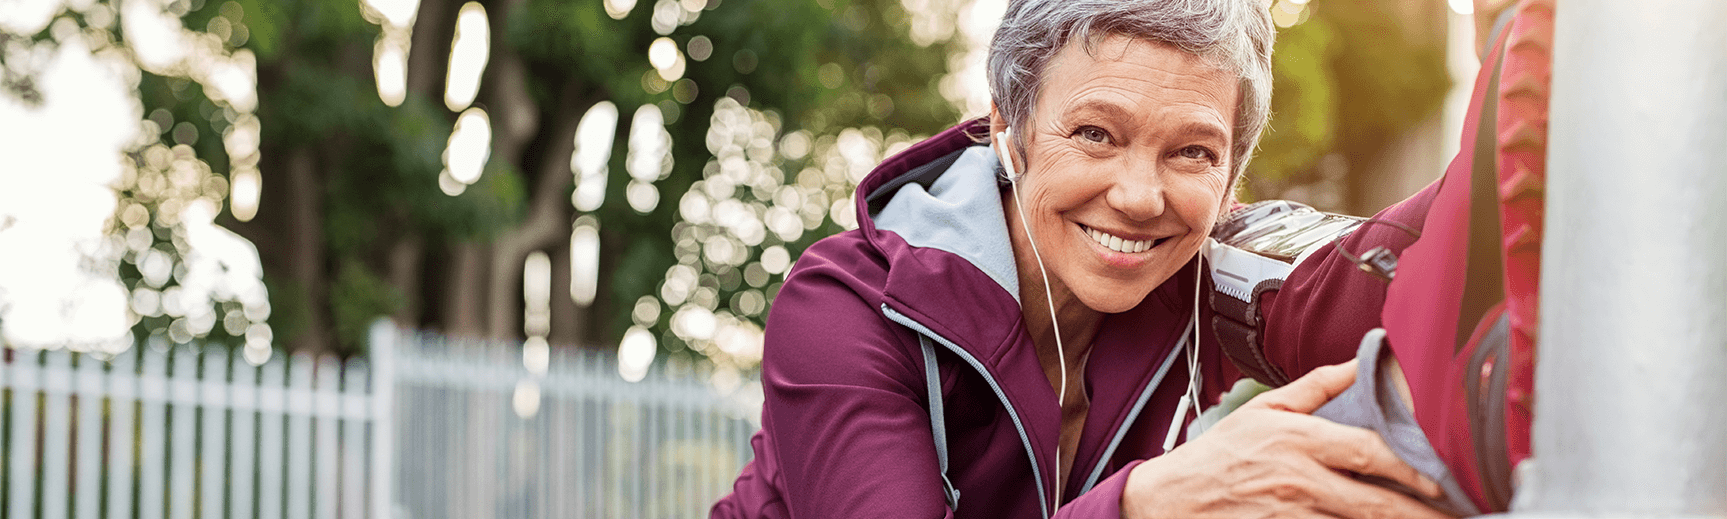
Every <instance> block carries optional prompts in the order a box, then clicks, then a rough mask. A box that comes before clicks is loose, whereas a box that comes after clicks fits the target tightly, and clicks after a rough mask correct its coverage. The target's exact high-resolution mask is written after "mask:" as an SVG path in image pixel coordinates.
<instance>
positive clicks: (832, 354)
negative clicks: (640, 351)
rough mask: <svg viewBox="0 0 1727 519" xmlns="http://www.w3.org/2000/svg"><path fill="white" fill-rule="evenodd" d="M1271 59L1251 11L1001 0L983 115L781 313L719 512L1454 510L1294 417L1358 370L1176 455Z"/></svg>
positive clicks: (1207, 391) (832, 243)
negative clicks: (757, 403) (1202, 268)
mask: <svg viewBox="0 0 1727 519" xmlns="http://www.w3.org/2000/svg"><path fill="white" fill-rule="evenodd" d="M1272 38H1273V33H1272V29H1271V23H1270V20H1269V18H1268V15H1267V13H1266V12H1265V10H1264V9H1263V8H1262V5H1261V2H1260V1H1259V0H1014V1H1012V2H1011V3H1010V5H1009V7H1008V9H1007V13H1006V16H1005V18H1004V20H1003V22H1002V26H1001V28H1000V29H999V30H998V31H997V33H996V36H995V40H994V43H993V44H992V47H991V51H990V58H989V76H990V84H991V94H992V96H993V98H994V110H992V112H991V114H990V117H989V118H988V119H986V120H979V121H973V122H970V123H966V124H962V125H960V126H958V127H956V128H953V129H950V130H948V131H946V132H943V133H942V134H939V135H937V136H935V137H933V138H931V139H929V140H928V141H925V142H923V143H920V144H918V145H917V146H914V147H912V148H911V149H909V150H907V151H905V152H904V153H901V154H899V155H897V156H895V157H893V158H891V159H888V160H887V161H885V162H884V163H883V164H882V165H881V166H880V167H878V168H877V169H876V170H875V171H874V172H873V173H872V174H871V175H870V176H869V177H868V178H866V179H865V180H864V181H863V182H862V183H861V184H860V185H859V186H858V196H857V203H858V214H859V215H860V217H859V229H857V230H855V231H851V232H847V233H843V234H840V235H838V236H834V237H831V238H828V239H825V240H822V241H821V242H818V243H816V244H815V245H813V246H811V247H810V248H809V249H808V250H807V251H805V252H804V254H803V256H802V257H801V258H800V259H799V261H798V264H797V268H796V270H794V271H793V272H792V274H791V275H790V277H789V279H788V280H787V282H786V284H785V286H784V288H783V289H781V291H780V292H779V295H778V297H777V299H776V300H775V304H774V307H773V310H772V313H771V315H770V316H769V319H768V324H767V345H766V350H765V356H764V359H763V383H764V387H765V392H766V399H767V400H766V404H765V406H764V409H763V412H762V426H763V428H762V432H761V433H759V434H758V435H757V436H756V437H755V439H754V441H753V445H754V448H755V453H756V458H755V460H754V461H752V462H751V463H750V465H748V466H747V467H745V468H744V471H743V474H742V475H740V476H739V478H738V481H737V484H736V486H735V491H734V493H733V494H731V495H730V496H727V497H726V498H725V499H723V500H722V501H720V502H719V503H718V504H717V505H715V506H714V509H713V515H714V516H716V517H834V516H848V517H854V516H855V517H941V516H944V514H945V515H946V516H948V517H953V516H967V517H1028V518H1029V517H1053V516H1065V517H1150V516H1168V517H1197V516H1205V515H1207V514H1212V515H1222V516H1239V515H1244V514H1252V515H1273V514H1275V515H1294V516H1325V517H1331V516H1340V517H1357V516H1376V517H1385V516H1396V517H1424V516H1433V515H1435V513H1434V512H1432V511H1431V510H1429V509H1427V508H1425V507H1423V506H1422V505H1420V504H1418V503H1417V502H1416V501H1415V500H1413V499H1411V498H1410V497H1408V496H1405V495H1403V494H1399V493H1396V492H1393V491H1390V490H1385V489H1382V488H1380V487H1377V486H1372V485H1368V484H1365V483H1361V482H1359V481H1357V480H1355V479H1353V478H1351V477H1349V476H1347V475H1345V474H1346V473H1355V474H1365V475H1372V476H1378V477H1381V478H1387V479H1390V480H1393V481H1397V482H1399V483H1402V484H1403V485H1405V486H1408V487H1411V488H1416V489H1420V490H1421V491H1422V492H1425V493H1428V494H1435V493H1437V492H1438V488H1437V486H1436V485H1435V484H1434V483H1433V482H1431V481H1428V480H1427V479H1426V478H1424V477H1422V476H1421V475H1420V474H1418V473H1417V472H1415V471H1414V470H1413V469H1411V468H1409V467H1408V466H1406V465H1404V464H1403V463H1401V462H1399V461H1398V460H1397V458H1396V457H1395V456H1394V455H1393V454H1392V453H1391V451H1390V450H1389V449H1387V447H1386V446H1385V444H1384V443H1383V442H1381V441H1380V440H1379V438H1378V437H1377V436H1375V435H1373V434H1371V433H1368V432H1366V431H1365V430H1362V429H1355V428H1349V427H1344V426H1339V425H1335V424H1331V423H1329V422H1326V421H1324V420H1321V419H1318V418H1313V417H1311V416H1307V415H1306V414H1304V413H1306V412H1311V411H1312V410H1313V409H1315V408H1317V407H1318V406H1319V405H1320V404H1322V403H1324V402H1325V401H1326V400H1328V399H1329V398H1330V397H1331V396H1333V395H1335V394H1337V392H1339V391H1342V390H1343V388H1344V387H1346V386H1348V385H1349V384H1350V382H1351V380H1353V370H1352V367H1350V366H1347V365H1346V366H1340V367H1333V368H1324V369H1320V370H1318V371H1316V372H1314V373H1313V374H1311V375H1309V376H1307V377H1304V378H1302V379H1300V380H1298V381H1296V382H1294V383H1292V384H1290V385H1289V386H1287V387H1284V388H1281V389H1278V390H1275V391H1273V392H1270V393H1267V394H1266V395H1262V396H1261V397H1260V398H1258V399H1256V400H1255V401H1254V402H1253V403H1251V404H1249V405H1248V406H1247V407H1245V408H1244V410H1243V411H1238V412H1236V413H1234V414H1233V415H1231V416H1230V417H1229V418H1227V419H1225V420H1224V421H1223V422H1222V423H1220V424H1218V425H1217V426H1216V427H1215V428H1214V429H1212V431H1211V432H1208V433H1207V434H1206V435H1204V436H1201V437H1199V438H1198V439H1196V440H1195V441H1194V442H1191V443H1188V444H1185V445H1183V446H1182V447H1181V448H1178V449H1175V450H1173V451H1169V452H1168V453H1167V454H1168V455H1165V454H1166V450H1167V449H1168V447H1169V445H1171V444H1173V443H1174V441H1175V440H1177V439H1178V435H1176V434H1170V432H1171V431H1170V430H1171V429H1176V430H1179V429H1180V427H1181V424H1183V423H1185V421H1186V420H1187V419H1188V417H1189V412H1188V409H1190V408H1197V407H1199V404H1203V403H1206V402H1203V401H1202V402H1197V403H1195V400H1206V401H1214V400H1215V398H1216V395H1217V393H1218V392H1219V389H1220V387H1221V383H1222V381H1226V380H1230V379H1233V378H1236V377H1237V376H1238V374H1237V373H1236V372H1235V371H1234V368H1232V367H1230V366H1228V363H1227V362H1226V361H1223V360H1221V358H1220V357H1219V356H1218V355H1217V354H1216V353H1215V347H1208V346H1205V344H1206V343H1203V342H1202V343H1201V344H1200V345H1197V346H1196V345H1194V344H1193V343H1192V340H1193V338H1194V337H1195V336H1196V335H1195V327H1194V326H1193V323H1194V322H1195V321H1196V320H1197V319H1196V312H1197V311H1198V302H1197V299H1196V298H1197V297H1198V296H1197V294H1198V292H1197V289H1198V287H1197V286H1196V284H1197V283H1198V279H1199V276H1198V274H1199V272H1198V268H1199V261H1198V259H1197V253H1198V251H1199V250H1200V247H1201V245H1202V244H1204V243H1205V240H1206V237H1207V236H1208V234H1209V233H1210V231H1211V228H1212V225H1213V222H1215V221H1217V220H1218V218H1219V215H1220V214H1221V213H1222V212H1223V211H1224V210H1225V209H1226V208H1227V207H1228V206H1229V204H1231V202H1232V201H1231V198H1230V196H1229V194H1230V188H1231V186H1232V185H1233V184H1234V182H1235V181H1236V179H1237V177H1238V176H1239V175H1240V174H1241V171H1242V170H1243V169H1244V166H1245V165H1246V163H1247V161H1248V158H1249V156H1250V154H1251V151H1252V150H1253V148H1254V144H1255V142H1256V141H1257V140H1258V136H1259V132H1260V130H1261V128H1263V127H1264V125H1265V121H1266V118H1267V110H1268V104H1269V99H1270V88H1271V78H1270V69H1271V64H1270V54H1271V43H1272ZM1341 347H1342V348H1344V350H1345V351H1353V348H1354V345H1353V344H1345V345H1341ZM1345 357H1347V355H1345ZM1190 373H1199V374H1200V375H1201V376H1200V377H1190V376H1189V374H1190ZM1196 378H1197V379H1198V380H1204V381H1207V383H1205V384H1201V383H1199V382H1198V380H1191V379H1196ZM1184 395H1185V396H1184Z"/></svg>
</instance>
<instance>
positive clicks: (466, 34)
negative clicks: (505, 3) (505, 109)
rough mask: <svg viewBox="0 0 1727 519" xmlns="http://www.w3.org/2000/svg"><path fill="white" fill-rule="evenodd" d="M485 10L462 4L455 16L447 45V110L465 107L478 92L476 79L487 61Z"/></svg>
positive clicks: (489, 40) (489, 51)
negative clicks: (453, 35) (448, 62)
mask: <svg viewBox="0 0 1727 519" xmlns="http://www.w3.org/2000/svg"><path fill="white" fill-rule="evenodd" d="M489 23H490V22H488V21H487V19H486V8H485V7H482V6H481V5H480V4H479V2H468V3H466V4H462V10H461V11H460V12H459V13H458V14H457V15H456V35H455V39H454V40H453V41H452V42H451V43H450V69H449V75H448V76H447V77H446V78H445V80H444V106H447V107H449V109H450V110H451V111H457V110H461V109H463V108H467V107H468V105H470V104H473V102H474V96H475V95H477V94H479V92H480V78H481V77H482V76H483V75H484V74H485V72H486V61H488V60H489V59H491V54H492V36H491V27H490V25H489Z"/></svg>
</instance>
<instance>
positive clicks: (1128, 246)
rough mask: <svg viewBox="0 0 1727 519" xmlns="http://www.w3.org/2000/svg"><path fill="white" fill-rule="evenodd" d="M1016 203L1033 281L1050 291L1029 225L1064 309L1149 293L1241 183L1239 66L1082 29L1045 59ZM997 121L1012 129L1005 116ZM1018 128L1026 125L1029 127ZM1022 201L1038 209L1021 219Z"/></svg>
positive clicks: (1111, 304) (1019, 243)
mask: <svg viewBox="0 0 1727 519" xmlns="http://www.w3.org/2000/svg"><path fill="white" fill-rule="evenodd" d="M1043 75H1044V77H1045V78H1046V79H1045V81H1044V86H1043V91H1042V92H1041V93H1040V94H1039V95H1038V99H1037V104H1036V105H1035V106H1034V108H1033V110H1032V119H1031V120H1030V121H1028V122H1027V124H1025V125H1024V128H1025V133H1024V135H1019V136H1017V137H1018V138H1017V139H1016V140H1017V141H1019V142H1021V143H1023V144H1024V146H1025V152H1024V155H1023V156H1020V155H1017V154H1015V158H1016V159H1018V160H1016V164H1018V165H1019V167H1017V168H1015V169H1016V170H1017V171H1020V172H1022V175H1021V177H1020V180H1019V187H1018V189H1019V195H1018V196H1019V198H1018V200H1019V203H1021V204H1023V207H1020V208H1015V207H1014V206H1013V205H1012V204H1014V203H1015V202H1014V201H1013V199H1012V198H1011V197H1010V198H1009V199H1008V200H1007V201H1006V202H1005V203H1007V204H1009V205H1008V207H1007V211H1008V212H1007V214H1008V222H1009V226H1010V227H1011V228H1013V229H1014V231H1013V232H1012V233H1011V234H1012V236H1013V241H1014V250H1015V255H1016V259H1018V260H1019V261H1018V264H1019V265H1021V272H1020V278H1021V287H1022V291H1023V292H1022V294H1024V295H1032V294H1031V291H1028V290H1026V288H1027V287H1029V288H1031V289H1034V290H1035V292H1036V293H1035V299H1042V298H1043V293H1042V290H1041V289H1042V279H1041V278H1040V277H1039V276H1038V272H1037V270H1036V269H1035V265H1036V259H1035V258H1033V256H1032V252H1031V249H1030V244H1029V243H1026V242H1025V234H1024V233H1023V232H1021V230H1022V229H1023V228H1024V227H1029V228H1030V229H1029V230H1030V231H1031V234H1032V236H1033V237H1034V238H1035V239H1036V241H1037V246H1038V247H1039V252H1041V253H1042V256H1043V261H1044V264H1045V266H1046V268H1047V269H1048V271H1049V280H1050V284H1051V290H1052V291H1053V292H1054V298H1055V301H1054V303H1055V305H1056V308H1057V310H1058V311H1060V312H1064V313H1067V312H1073V311H1079V310H1080V308H1076V307H1073V305H1072V303H1074V302H1078V303H1081V304H1083V307H1084V308H1086V309H1089V310H1092V311H1097V312H1105V313H1116V312H1123V311H1126V310H1128V309H1131V308H1133V307H1134V306H1136V305H1138V304H1139V302H1140V301H1141V300H1143V299H1145V297H1146V295H1147V294H1150V293H1151V291H1152V290H1153V289H1155V288H1157V286H1158V285H1160V284H1162V283H1163V282H1164V281H1165V280H1168V279H1169V277H1170V276H1171V275H1173V274H1175V273H1176V271H1178V270H1179V269H1180V268H1181V267H1182V265H1184V264H1185V263H1186V262H1187V261H1188V260H1190V259H1192V258H1193V255H1194V254H1195V253H1196V252H1197V251H1198V250H1199V247H1200V245H1201V244H1203V243H1204V241H1205V237H1206V236H1207V235H1208V234H1209V233H1210V232H1211V226H1212V224H1213V222H1215V221H1216V220H1217V217H1218V213H1219V212H1220V211H1221V210H1222V207H1223V203H1224V196H1225V194H1226V193H1227V191H1228V182H1229V171H1230V163H1229V160H1230V156H1229V151H1230V149H1231V144H1232V143H1233V141H1232V139H1231V134H1230V129H1231V128H1232V127H1233V125H1232V121H1234V120H1235V106H1236V96H1237V83H1236V78H1235V76H1234V75H1233V74H1230V73H1229V72H1227V71H1225V70H1222V69H1219V68H1217V67H1214V66H1212V65H1210V64H1208V63H1206V62H1205V61H1204V60H1202V59H1200V58H1199V57H1197V56H1194V55H1192V54H1189V53H1187V52H1184V51H1182V50H1180V49H1177V48H1175V47H1172V46H1169V45H1166V44H1162V43H1157V42H1151V41H1146V40H1140V39H1135V38H1131V37H1127V36H1119V35H1111V36H1108V37H1106V38H1104V39H1103V40H1101V41H1099V42H1098V44H1097V45H1096V46H1095V47H1093V48H1091V49H1089V50H1088V49H1087V48H1086V45H1085V44H1084V42H1070V43H1068V44H1067V46H1066V47H1065V48H1063V49H1062V50H1061V51H1060V52H1059V53H1058V54H1057V55H1056V56H1055V57H1054V58H1053V59H1051V60H1050V61H1049V65H1048V66H1047V68H1046V70H1044V73H1043ZM992 122H993V125H994V128H993V130H994V131H995V132H1001V131H1002V130H1005V129H1006V128H1007V127H1006V123H1005V122H1004V121H1002V120H1001V118H1000V117H999V116H996V117H994V118H993V121H992ZM1017 131H1018V130H1016V132H1017ZM1017 209H1023V210H1024V211H1025V219H1026V225H1024V226H1022V225H1021V223H1020V221H1019V215H1018V214H1016V213H1015V211H1016V210H1017Z"/></svg>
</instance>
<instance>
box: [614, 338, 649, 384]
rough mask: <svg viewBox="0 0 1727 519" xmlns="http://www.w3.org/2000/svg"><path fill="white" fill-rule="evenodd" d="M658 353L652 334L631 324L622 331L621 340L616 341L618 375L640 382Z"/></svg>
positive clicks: (630, 380) (627, 379) (646, 374)
mask: <svg viewBox="0 0 1727 519" xmlns="http://www.w3.org/2000/svg"><path fill="white" fill-rule="evenodd" d="M658 353H659V347H658V346H657V345H655V344H654V334H652V333H650V332H648V330H647V329H646V328H642V327H640V326H631V327H630V329H629V330H628V331H625V332H624V338H623V340H621V341H618V375H619V376H622V377H623V378H624V380H626V381H629V382H641V381H642V379H643V378H646V377H647V376H648V368H650V367H652V366H653V365H654V356H655V355H656V354H658Z"/></svg>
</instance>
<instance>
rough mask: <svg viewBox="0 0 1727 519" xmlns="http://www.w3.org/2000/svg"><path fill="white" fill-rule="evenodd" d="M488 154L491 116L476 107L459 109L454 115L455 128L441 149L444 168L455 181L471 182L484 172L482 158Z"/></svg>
mask: <svg viewBox="0 0 1727 519" xmlns="http://www.w3.org/2000/svg"><path fill="white" fill-rule="evenodd" d="M491 156H492V120H491V118H490V117H488V116H487V115H486V111H485V110H482V109H480V108H479V107H474V108H469V109H467V110H465V111H463V112H462V115H461V116H460V117H457V118H456V127H455V129H454V130H451V131H450V143H449V146H448V147H446V148H445V149H444V170H445V171H448V172H449V173H450V178H451V179H454V180H455V181H457V182H461V183H463V184H473V183H474V182H475V181H477V180H479V179H480V174H481V173H483V172H485V169H486V161H487V160H488V159H490V158H491Z"/></svg>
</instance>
